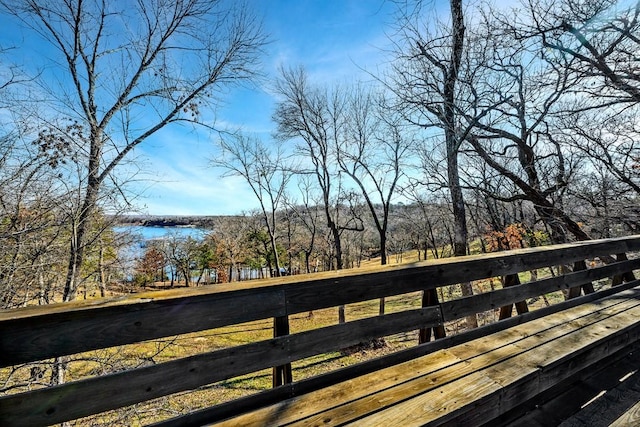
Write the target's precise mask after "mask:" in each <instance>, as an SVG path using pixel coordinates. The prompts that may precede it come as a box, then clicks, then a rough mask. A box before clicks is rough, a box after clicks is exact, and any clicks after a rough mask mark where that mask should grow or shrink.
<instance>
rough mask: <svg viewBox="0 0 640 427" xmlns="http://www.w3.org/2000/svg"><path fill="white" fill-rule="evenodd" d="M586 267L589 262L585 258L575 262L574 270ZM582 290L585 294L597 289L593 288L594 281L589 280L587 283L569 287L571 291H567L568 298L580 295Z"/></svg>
mask: <svg viewBox="0 0 640 427" xmlns="http://www.w3.org/2000/svg"><path fill="white" fill-rule="evenodd" d="M586 269H587V263H586V262H585V261H584V260H580V261H576V262H575V263H574V264H573V271H582V270H586ZM581 291H582V293H584V294H585V295H586V294H592V293H594V292H595V290H594V289H593V283H592V282H587V283H583V284H582V285H578V286H574V287H572V288H569V292H568V293H567V299H571V298H577V297H579V296H580V293H581Z"/></svg>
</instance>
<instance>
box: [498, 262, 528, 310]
mask: <svg viewBox="0 0 640 427" xmlns="http://www.w3.org/2000/svg"><path fill="white" fill-rule="evenodd" d="M519 284H520V277H519V276H518V273H515V274H508V275H506V276H504V279H503V285H502V287H503V288H508V287H510V286H516V285H519ZM516 311H517V313H518V314H523V313H528V312H529V306H528V305H527V302H526V301H518V302H517V303H516ZM512 313H513V304H509V305H505V306H503V307H500V315H499V316H498V319H499V320H503V319H508V318H509V317H511V314H512Z"/></svg>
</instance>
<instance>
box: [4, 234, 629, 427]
mask: <svg viewBox="0 0 640 427" xmlns="http://www.w3.org/2000/svg"><path fill="white" fill-rule="evenodd" d="M634 251H640V236H633V237H625V238H617V239H607V240H599V241H589V242H578V243H572V244H566V245H557V246H547V247H541V248H532V249H523V250H515V251H510V252H501V253H491V254H486V255H480V256H469V257H463V258H455V259H454V258H450V259H443V260H437V261H429V262H419V263H414V264H408V265H394V266H385V267H378V268H372V269H369V270H358V269H356V270H343V271H340V272H328V273H321V274H317V275H305V276H292V277H285V278H280V279H273V280H262V281H253V282H243V283H233V284H229V285H216V286H211V287H206V288H197V289H189V290H179V291H159V292H154V293H144V294H137V295H131V296H126V297H122V298H116V299H108V300H93V301H77V302H73V303H68V304H54V305H50V306H40V307H27V308H24V309H16V310H8V311H5V312H0V368H3V367H10V366H15V365H19V364H23V363H28V362H34V361H39V360H45V359H51V358H54V357H64V356H68V355H72V354H77V353H82V352H87V351H91V350H96V349H102V348H110V347H114V346H120V345H125V344H132V343H138V342H142V341H146V340H153V339H158V338H162V337H168V336H173V335H177V334H186V333H192V332H197V331H204V330H208V329H213V328H219V327H223V326H228V325H236V324H241V323H244V322H251V321H255V320H261V319H262V320H264V319H274V332H275V333H274V335H275V337H274V338H273V339H268V340H262V341H257V342H252V343H248V344H244V345H239V346H235V347H229V348H223V349H219V350H214V351H210V352H205V353H202V354H197V355H194V356H190V357H186V358H181V359H177V360H172V361H168V362H164V363H160V364H156V365H152V366H146V367H140V368H137V369H132V370H128V371H124V372H118V373H113V374H109V375H105V376H97V377H91V378H87V379H83V380H80V381H74V382H69V383H66V384H62V385H58V386H55V387H49V388H41V389H36V390H32V391H28V392H24V393H19V394H7V395H5V396H2V397H0V425H2V426H12V425H30V426H35V425H48V424H54V423H59V422H63V421H66V420H73V419H77V418H80V417H85V416H89V415H93V414H97V413H100V412H103V411H108V410H112V409H117V408H121V407H124V406H127V405H132V404H136V403H139V402H144V401H147V400H150V399H154V398H157V397H161V396H167V395H170V394H173V393H177V392H181V391H185V390H191V389H195V388H198V387H201V386H204V385H207V384H212V383H216V382H218V381H222V380H226V379H230V378H234V377H237V376H241V375H245V374H248V373H252V372H257V371H260V370H263V369H265V368H274V385H278V387H276V388H274V389H272V390H267V391H264V392H261V393H258V394H256V395H253V396H249V397H245V398H241V399H239V400H236V401H231V402H227V403H224V404H221V405H217V406H215V407H212V408H207V409H204V410H201V411H198V412H195V413H192V414H189V415H186V416H183V417H180V418H176V419H174V420H168V421H166V425H197V424H201V423H204V422H206V421H208V420H213V419H223V418H225V417H227V416H229V415H232V414H235V413H236V412H237V411H238V410H240V408H247V407H257V406H260V405H265V404H271V403H274V402H277V401H279V400H282V399H285V398H288V397H291V396H294V395H297V394H301V393H305V392H308V391H310V390H315V389H319V388H321V387H325V386H327V385H329V384H333V383H335V382H337V381H340V380H344V379H346V378H351V377H355V376H358V375H362V374H364V373H367V372H371V371H374V370H377V369H380V368H384V367H387V366H390V365H393V364H397V363H400V362H403V361H406V360H410V359H412V358H415V357H419V356H421V355H424V354H428V353H430V352H434V351H437V350H438V349H441V348H446V347H448V346H451V345H454V344H458V343H461V342H465V341H466V340H471V339H473V338H477V337H480V336H483V335H485V334H489V333H491V332H495V331H497V330H501V329H504V328H508V327H510V326H513V325H517V324H520V323H522V322H526V321H528V320H531V319H534V318H540V317H542V316H545V315H547V314H549V313H552V312H557V311H559V310H562V309H565V308H567V307H570V306H575V305H577V304H581V303H583V302H584V301H593V300H595V299H597V298H601V297H602V296H603V295H607V294H613V293H615V292H619V291H620V290H623V289H628V288H630V287H635V286H637V285H638V282H637V281H636V280H635V277H634V276H633V273H632V271H633V270H636V269H640V259H638V258H635V257H633V256H632V257H629V258H628V257H627V255H626V254H627V253H629V252H634ZM596 257H601V258H606V259H607V263H600V262H597V263H593V264H594V265H593V266H590V267H589V268H587V264H586V263H585V260H587V259H594V258H596ZM614 257H615V258H614ZM559 264H562V265H564V266H573V270H574V271H573V272H568V273H566V274H560V275H558V274H556V275H554V276H551V277H546V278H544V279H541V280H537V281H535V282H528V283H523V284H519V282H520V281H519V279H518V276H517V274H518V273H521V272H525V271H529V270H534V269H540V268H545V267H550V266H557V265H559ZM560 270H570V269H560ZM495 277H503V278H505V277H506V278H507V280H505V281H509V282H510V283H511V284H512V286H505V287H501V288H500V289H496V290H495V291H491V292H486V293H478V294H476V295H474V296H471V297H464V298H462V297H461V298H457V299H452V300H447V301H438V297H437V295H438V294H437V292H435V290H436V289H437V288H439V287H443V286H447V285H452V284H457V283H461V282H468V281H476V280H481V279H487V278H495ZM607 278H608V279H611V280H609V284H610V285H609V286H605V287H604V288H602V289H599V290H597V291H596V290H595V289H594V287H593V283H594V281H598V280H601V279H607ZM611 284H613V285H611ZM559 290H564V291H565V292H566V295H567V296H568V297H570V298H569V299H567V300H566V301H565V302H562V303H559V304H556V305H553V306H549V307H544V308H539V309H537V310H533V311H531V312H529V307H528V306H527V303H526V300H527V299H529V298H532V297H537V296H540V295H544V294H547V293H550V292H554V291H559ZM416 291H422V292H423V294H424V297H423V298H422V308H414V309H410V310H406V311H402V312H395V313H391V314H386V315H384V316H375V317H369V318H364V319H359V320H354V321H350V322H347V323H344V324H335V325H332V326H328V327H323V328H319V329H315V330H309V331H305V332H299V333H294V334H289V331H288V321H287V319H288V316H290V315H293V314H296V313H303V312H309V311H313V310H319V309H323V308H329V307H336V306H339V305H344V304H351V303H356V302H361V301H368V300H373V299H377V298H380V297H390V296H394V295H401V294H407V293H412V292H416ZM581 293H585V295H584V296H579V295H580V294H581ZM514 304H515V305H516V307H517V308H518V310H517V311H518V313H522V314H521V315H518V316H513V317H512V307H513V305H514ZM501 307H502V310H501V315H500V317H501V319H504V320H502V321H499V322H495V323H491V324H488V325H486V326H483V327H481V328H478V329H474V330H471V331H467V332H465V333H462V334H459V335H455V336H449V337H446V338H443V339H439V340H437V341H433V342H428V343H427V342H426V341H427V340H428V337H429V336H430V331H431V330H434V331H435V336H436V337H438V338H442V337H443V335H444V327H443V325H444V324H445V323H446V322H450V321H454V320H456V319H462V318H464V317H466V316H469V315H474V314H476V313H480V312H486V311H491V310H498V309H500V308H501ZM408 331H420V333H419V334H418V335H419V337H420V342H421V343H422V344H420V345H416V346H415V347H412V348H409V349H405V350H401V351H397V352H395V353H393V354H391V355H387V356H385V357H382V358H378V359H373V360H370V361H367V362H363V363H360V364H357V365H354V366H351V367H347V368H343V369H340V370H337V371H333V372H329V373H326V374H322V375H319V376H316V377H312V378H308V379H304V380H301V381H297V382H295V381H296V378H295V372H294V373H293V378H292V377H291V373H290V372H291V371H290V363H291V362H294V361H296V360H300V359H303V358H306V357H310V356H313V355H316V354H321V353H327V352H331V351H336V350H340V349H343V348H346V347H348V346H352V345H355V344H358V343H361V342H366V341H368V340H372V339H375V338H379V337H385V336H389V335H392V334H397V333H402V332H408ZM416 344H418V342H416ZM292 381H294V382H292ZM282 383H285V384H284V385H280V384H282Z"/></svg>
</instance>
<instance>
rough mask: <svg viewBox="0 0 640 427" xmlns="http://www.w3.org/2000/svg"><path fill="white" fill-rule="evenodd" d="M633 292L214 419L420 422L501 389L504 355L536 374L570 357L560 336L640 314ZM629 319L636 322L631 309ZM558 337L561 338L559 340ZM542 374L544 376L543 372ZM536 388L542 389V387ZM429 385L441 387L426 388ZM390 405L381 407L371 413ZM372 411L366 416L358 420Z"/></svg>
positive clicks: (519, 369)
mask: <svg viewBox="0 0 640 427" xmlns="http://www.w3.org/2000/svg"><path fill="white" fill-rule="evenodd" d="M633 295H635V293H634V292H633V291H632V292H631V293H628V295H627V296H624V297H615V298H608V299H606V300H603V301H599V302H597V303H592V304H588V305H581V306H577V307H574V308H572V309H570V310H566V311H564V312H560V313H556V314H555V315H553V316H549V317H546V318H542V319H538V320H536V321H534V322H529V323H525V324H522V325H519V326H518V327H515V328H511V329H507V330H504V331H501V332H498V333H496V334H493V335H492V336H490V337H484V338H481V339H478V340H475V341H473V342H470V343H466V344H462V345H458V346H455V347H452V348H450V349H449V350H443V351H439V352H436V353H433V354H429V355H427V356H423V357H422V358H420V359H415V360H412V361H409V362H406V363H403V364H400V365H397V366H395V367H392V368H387V369H385V370H384V371H381V372H374V373H372V374H368V375H365V376H363V377H360V378H356V379H353V380H350V381H346V382H343V383H340V384H336V385H334V386H331V387H328V388H326V389H323V390H319V391H317V392H313V393H309V394H307V395H303V396H300V397H296V398H293V399H289V400H287V401H284V402H281V403H279V404H276V405H272V406H270V407H267V408H263V409H259V410H257V411H253V412H251V413H248V414H244V415H241V416H239V417H235V418H233V419H231V420H228V421H226V422H222V423H218V424H215V425H219V426H226V425H264V423H265V420H268V424H269V425H285V424H286V425H298V424H299V425H305V426H312V425H328V424H331V425H336V424H342V423H348V422H351V421H355V423H356V424H359V423H361V422H365V423H366V422H372V423H376V424H377V423H385V422H389V423H396V422H397V420H401V422H402V424H403V425H411V424H412V422H413V421H412V420H415V422H416V423H418V424H422V423H424V421H425V408H429V409H428V412H430V413H431V414H436V415H437V416H439V415H441V412H442V408H447V411H449V412H450V413H453V412H454V410H455V409H456V408H462V407H464V406H465V405H467V404H468V403H469V401H473V400H482V399H483V398H487V397H488V396H492V395H496V394H499V393H500V392H501V390H502V389H503V388H504V387H506V386H508V385H509V384H511V382H510V381H509V377H507V378H504V377H503V376H501V374H500V373H501V372H504V366H502V365H505V364H501V365H500V366H496V364H499V363H500V362H502V361H504V360H508V359H513V358H518V357H519V359H518V362H521V363H522V365H521V363H517V364H515V365H514V364H510V365H509V366H514V367H515V368H514V369H513V370H510V371H509V375H510V376H513V377H514V378H523V377H527V376H534V375H536V374H537V373H539V372H540V370H541V366H553V365H554V364H558V363H561V361H562V360H563V358H566V356H567V355H566V348H567V347H566V345H567V339H564V340H563V339H562V338H563V337H567V336H569V337H570V338H568V339H569V340H570V343H571V345H573V344H574V343H575V340H576V337H578V339H577V341H580V340H581V339H584V338H585V337H582V335H584V334H576V333H575V330H576V328H578V329H585V328H587V329H589V328H590V334H591V335H589V336H588V337H587V338H588V339H591V340H597V339H599V338H600V337H601V336H602V333H603V332H605V331H608V329H607V326H602V325H600V323H601V322H606V321H607V320H608V321H609V323H608V324H607V325H608V327H609V328H611V327H615V326H616V325H619V324H620V322H619V319H617V318H616V319H615V320H611V319H612V318H613V317H616V316H620V315H622V314H623V313H624V312H625V311H628V310H634V309H635V312H634V313H635V315H636V316H638V315H640V301H638V300H637V299H635V298H633ZM630 297H631V298H630ZM625 321H627V322H629V321H631V320H630V318H629V316H627V317H626V320H625ZM603 328H604V329H603ZM558 340H559V341H558ZM555 341H558V342H559V343H560V344H558V343H555V344H554V342H555ZM543 346H547V347H548V346H551V347H550V348H549V349H548V350H550V351H549V352H546V351H543V352H542V354H541V355H538V356H531V355H530V354H527V353H528V352H530V349H532V348H538V347H543ZM569 348H571V347H569ZM558 349H560V350H558ZM563 349H564V350H563ZM523 354H524V355H523ZM492 366H493V367H494V368H493V369H491V367H492ZM487 367H489V368H487ZM540 377H541V378H542V380H544V376H543V375H540ZM462 382H463V383H464V387H463V388H464V390H465V392H464V399H461V398H460V392H459V391H460V387H461V383H462ZM533 388H534V389H535V390H537V389H538V388H539V387H538V386H535V387H533ZM436 389H437V390H436ZM429 390H436V391H435V392H432V393H429ZM440 395H444V396H440ZM452 399H453V400H452ZM385 407H387V409H385V410H384V411H382V412H379V413H375V414H373V415H370V414H371V413H372V412H376V411H378V410H380V409H381V408H385ZM368 414H369V415H368ZM367 416H368V417H369V418H364V419H361V418H362V417H367Z"/></svg>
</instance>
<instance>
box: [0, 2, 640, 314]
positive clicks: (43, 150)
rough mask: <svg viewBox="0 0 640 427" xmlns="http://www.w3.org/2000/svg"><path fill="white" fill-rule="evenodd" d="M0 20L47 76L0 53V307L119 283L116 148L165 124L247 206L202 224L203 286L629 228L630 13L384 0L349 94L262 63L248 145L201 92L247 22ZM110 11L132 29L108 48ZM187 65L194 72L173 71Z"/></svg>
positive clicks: (233, 74) (95, 16)
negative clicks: (364, 66)
mask: <svg viewBox="0 0 640 427" xmlns="http://www.w3.org/2000/svg"><path fill="white" fill-rule="evenodd" d="M2 6H3V11H4V13H5V14H7V19H9V17H12V18H13V19H16V20H18V21H19V22H21V23H22V25H23V26H24V28H25V31H34V32H35V33H34V34H38V37H39V38H40V40H42V42H44V43H48V44H49V49H50V51H51V52H52V53H51V55H52V56H54V57H56V58H59V60H57V62H55V67H57V68H56V69H57V72H58V73H59V74H57V75H56V74H55V73H52V72H51V71H50V70H48V69H42V70H37V72H34V71H33V70H29V69H25V68H24V67H22V68H21V67H20V66H18V65H17V64H14V63H13V62H12V52H13V51H14V46H2V73H1V77H2V81H0V90H2V97H1V99H2V101H1V102H2V109H3V111H4V112H5V114H3V115H2V134H1V135H0V148H1V152H0V183H1V188H2V190H1V194H0V208H1V212H0V215H1V217H0V219H1V221H0V225H1V230H0V239H1V240H2V245H1V246H0V247H1V248H2V249H1V250H2V254H1V260H2V263H1V266H0V301H1V304H2V307H5V308H8V307H15V306H19V305H23V304H29V303H34V302H37V303H40V304H44V303H47V302H50V301H52V300H53V299H55V298H56V297H58V298H61V299H62V300H65V301H69V300H72V299H74V298H76V297H77V295H76V293H77V292H78V290H80V289H84V290H85V291H86V289H90V288H92V287H94V288H95V289H98V290H99V291H100V292H102V293H104V289H105V287H106V284H107V283H108V282H109V281H110V280H111V281H113V280H119V279H122V278H123V277H116V276H115V275H114V274H115V273H110V271H111V272H112V271H116V270H117V269H119V270H117V271H122V269H123V268H122V266H121V265H118V264H119V263H120V264H121V263H122V262H123V261H122V260H120V259H119V256H118V253H119V250H118V248H119V247H121V245H123V244H126V243H127V242H126V237H127V236H121V235H118V234H117V233H113V231H112V224H111V223H110V222H111V219H112V218H117V215H118V213H120V212H130V211H131V210H132V209H133V208H134V207H135V206H136V203H138V200H137V199H138V198H139V195H137V194H132V193H131V192H130V188H131V186H130V183H131V181H136V180H139V179H140V176H139V170H140V169H139V168H140V167H141V166H140V165H139V163H138V162H137V161H136V159H135V158H134V157H133V155H132V153H133V152H134V149H135V147H136V146H138V145H139V144H142V143H144V142H145V141H146V140H147V138H149V137H150V136H151V135H154V134H155V133H158V132H161V131H162V130H163V129H164V128H166V127H170V126H175V125H177V124H180V123H186V124H189V125H193V126H201V127H202V128H204V129H209V130H212V131H213V132H214V133H213V134H212V135H213V136H214V138H213V139H214V141H216V144H217V147H216V148H215V150H216V151H214V153H213V154H212V155H211V158H212V160H211V162H212V165H213V166H217V167H221V168H223V169H224V170H226V174H227V175H237V176H241V177H242V178H244V180H245V181H246V183H247V184H248V185H249V187H250V188H251V189H252V191H253V193H254V195H255V196H256V200H257V201H258V202H259V203H258V206H259V208H258V209H257V211H256V212H254V213H251V214H245V215H244V216H239V217H236V218H235V219H234V220H233V221H231V219H230V223H229V224H225V225H222V226H218V227H214V230H215V233H214V234H213V235H212V236H211V237H210V239H213V240H212V241H214V243H215V244H214V243H212V247H213V248H217V249H211V250H212V251H213V252H214V253H215V252H216V251H218V252H220V253H219V254H218V255H216V257H217V259H218V261H217V262H218V264H219V265H220V266H224V268H222V267H221V268H219V269H218V270H220V273H219V275H218V277H219V278H220V277H223V278H224V277H225V276H226V278H227V279H229V278H232V277H233V275H234V273H233V270H234V269H236V268H237V266H238V265H241V264H243V265H246V266H250V267H252V268H267V269H268V270H269V271H272V272H274V273H275V274H278V273H279V272H287V271H292V270H294V269H295V270H296V271H313V270H314V269H318V268H319V269H332V268H336V269H340V268H344V267H351V266H354V265H357V263H358V261H359V260H361V259H362V258H363V257H368V256H371V255H379V256H381V260H382V263H386V262H387V257H388V256H389V254H398V253H401V252H402V251H403V250H407V249H413V250H421V251H422V253H423V255H422V257H424V252H425V251H426V248H428V250H430V251H441V250H442V248H447V247H448V248H450V249H449V250H450V251H451V254H454V255H463V254H465V253H467V252H468V251H469V242H470V241H471V240H475V239H477V238H478V237H481V236H485V235H490V234H491V233H503V232H504V231H505V230H506V229H507V227H509V226H510V225H514V224H520V225H518V227H521V228H522V230H525V232H526V233H528V234H529V235H534V234H535V233H538V235H545V236H548V237H547V240H548V241H550V242H562V241H566V240H571V239H586V238H589V237H594V238H596V237H608V236H613V235H619V234H624V233H631V232H635V231H636V230H637V227H638V208H637V197H638V191H639V190H640V182H639V180H638V173H639V171H640V164H639V163H638V162H639V160H638V159H639V158H640V154H639V152H638V142H637V139H638V135H639V131H640V129H638V123H637V119H636V117H637V113H638V111H637V110H638V101H639V100H640V95H639V92H638V91H639V90H640V74H639V73H638V72H637V70H638V59H637V58H638V57H639V53H640V49H639V47H640V46H639V41H638V37H637V35H638V29H639V28H640V23H639V21H638V15H639V13H640V3H638V2H627V3H620V2H614V1H608V0H597V1H584V0H564V1H562V2H547V1H546V0H535V1H529V2H527V3H526V4H522V5H518V6H515V7H514V8H497V7H489V6H487V5H463V4H462V2H461V1H460V0H452V1H451V2H450V4H449V9H448V10H445V9H437V8H435V6H434V5H432V4H431V3H429V2H423V1H399V2H397V3H396V14H395V16H394V17H393V19H392V22H393V25H392V27H391V28H390V29H388V30H389V34H390V35H389V38H390V41H391V42H392V46H393V48H392V49H391V50H390V51H389V52H386V56H383V62H384V63H382V64H380V68H379V70H377V71H376V72H375V73H373V72H372V73H371V74H370V76H369V78H368V79H367V80H366V81H355V82H353V81H350V82H345V81H340V82H335V83H327V82H326V81H325V82H319V81H314V77H313V74H312V73H309V72H308V71H306V70H305V67H304V64H282V66H281V68H280V72H279V75H278V76H276V77H274V78H273V80H272V81H271V82H269V84H270V87H271V88H272V91H273V93H274V94H275V96H276V104H275V108H274V111H273V122H274V127H273V139H272V140H268V141H267V140H264V139H262V138H261V137H260V136H258V135H253V134H249V133H245V132H242V131H234V132H229V131H227V132H218V130H219V129H217V128H216V127H215V125H214V124H212V123H214V122H213V121H212V120H211V118H210V116H209V114H208V111H213V109H215V106H216V105H217V102H218V96H217V93H218V92H220V91H224V88H225V87H229V86H233V85H236V84H242V83H243V82H244V81H249V80H251V79H254V78H255V77H256V75H257V74H258V73H259V70H260V59H261V54H262V49H263V48H264V46H265V42H266V40H267V38H266V36H265V34H264V30H263V29H262V28H261V26H260V25H259V22H260V21H259V19H257V18H256V17H255V16H254V15H253V14H252V12H251V10H250V9H249V8H248V7H245V6H243V7H231V8H230V9H228V10H226V13H227V15H224V16H226V17H225V18H221V16H223V15H220V14H219V13H218V12H219V11H220V10H221V9H219V8H222V7H225V6H223V5H221V4H217V3H215V2H214V3H211V2H200V1H195V0H194V1H190V2H178V3H176V5H175V7H174V6H168V5H167V4H165V3H162V2H159V3H157V2H154V1H149V2H141V3H140V4H139V6H138V7H139V9H140V10H138V11H137V12H136V13H133V12H131V11H128V10H124V6H122V5H121V4H118V3H115V4H109V5H107V4H105V3H101V2H95V3H94V2H73V1H69V2H64V3H61V4H59V5H56V6H51V5H47V4H44V3H42V4H40V2H38V1H35V0H29V1H9V0H6V1H3V2H2ZM463 6H464V7H463ZM115 12H122V15H120V16H121V19H124V20H125V21H127V22H130V24H131V25H129V26H128V27H127V30H126V31H123V32H122V33H119V34H116V32H114V30H113V28H115V27H113V26H114V25H115V26H116V27H117V25H119V24H117V23H116V22H115V21H112V18H113V17H114V16H115V15H116V14H115ZM71 16H72V17H74V18H73V19H72V18H70V17H71ZM227 18H229V19H227ZM231 18H232V19H231ZM119 22H120V21H119ZM203 22H210V23H211V24H212V26H211V28H213V29H212V30H211V31H213V32H212V37H210V38H206V37H202V34H201V30H202V27H201V24H202V23H203ZM134 23H135V25H134ZM207 28H209V27H207ZM391 30H392V31H391ZM214 34H215V35H214ZM140 40H142V41H143V42H140ZM180 44H183V45H189V46H193V49H189V50H183V49H180V48H179V47H178V46H179V45H180ZM114 46H119V47H118V49H113V47H114ZM123 58H129V59H127V60H126V61H124V60H123ZM131 58H134V59H135V61H133V60H131ZM196 59H197V61H195V60H196ZM187 60H194V61H195V62H193V63H197V64H200V65H199V66H194V67H189V68H188V69H179V67H177V65H176V63H177V61H187ZM122 63H126V64H127V65H126V66H124V67H123V66H118V67H114V64H122ZM52 67H53V65H52ZM54 81H56V82H58V83H60V82H62V84H57V83H56V84H53V83H52V82H54ZM114 82H116V83H114ZM149 108H153V109H154V110H153V111H154V113H153V114H148V113H149V111H150V110H149ZM145 114H146V115H145ZM143 115H144V117H146V118H145V119H144V120H143V119H141V117H142V116H143ZM212 173H213V172H212ZM105 212H108V213H109V215H105V214H104V213H105ZM236 220H237V221H236ZM231 223H233V224H231ZM234 233H235V235H234ZM227 234H229V236H227ZM494 235H495V234H494ZM123 239H124V241H123ZM542 240H544V239H542ZM476 241H477V240H476ZM536 241H541V239H537V240H536ZM480 242H481V244H480V246H481V247H482V248H486V247H487V246H491V245H488V244H487V243H486V241H484V240H482V241H480ZM499 246H501V247H503V246H505V245H499ZM445 250H447V249H445ZM240 252H243V253H244V254H243V255H242V256H240V255H238V254H239V253H240ZM225 254H226V255H225ZM438 255H443V254H441V253H438ZM445 255H448V254H445ZM174 258H175V257H174ZM205 258H206V257H205ZM203 262H204V261H203ZM175 264H176V265H175V269H176V270H177V269H178V267H177V261H176V263H175ZM197 264H198V263H195V262H191V266H192V267H193V266H197ZM115 266H117V269H116V267H115ZM111 267H113V269H112V270H110V268H111ZM184 269H185V271H186V267H184ZM222 271H224V274H223V273H222ZM110 274H111V276H110ZM185 274H186V273H185ZM83 292H84V291H83ZM96 292H97V291H96Z"/></svg>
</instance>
